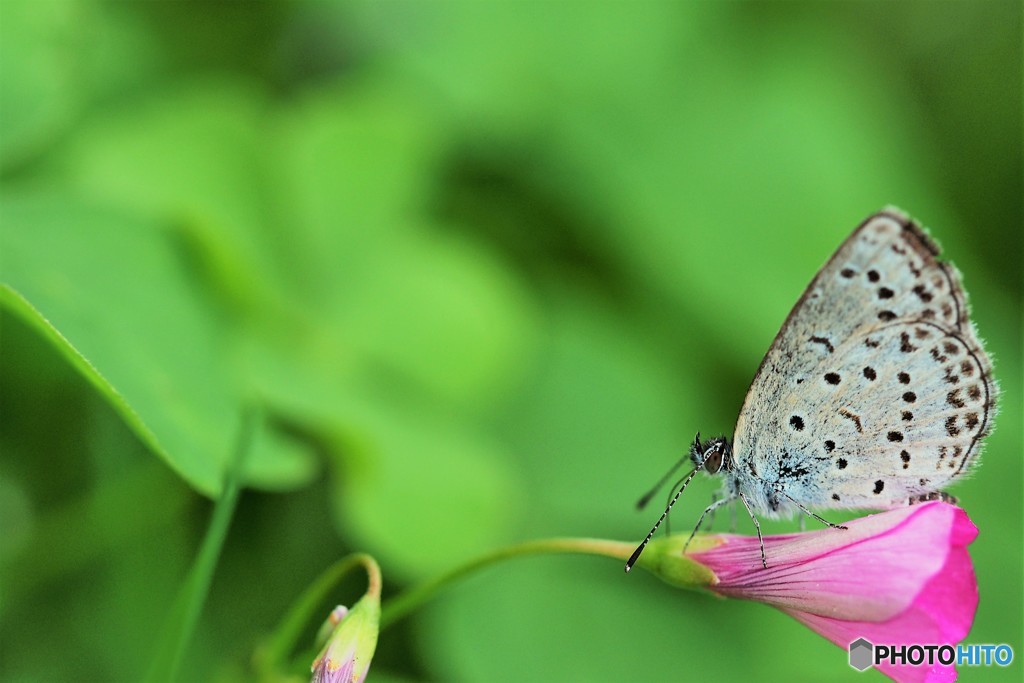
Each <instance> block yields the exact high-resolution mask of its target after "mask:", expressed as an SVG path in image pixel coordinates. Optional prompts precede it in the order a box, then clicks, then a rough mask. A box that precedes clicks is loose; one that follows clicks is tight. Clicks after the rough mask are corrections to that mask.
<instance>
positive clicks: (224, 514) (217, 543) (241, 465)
mask: <svg viewBox="0 0 1024 683" xmlns="http://www.w3.org/2000/svg"><path fill="white" fill-rule="evenodd" d="M259 420H260V413H259V410H258V409H257V408H255V407H254V406H252V405H249V406H247V407H246V409H245V411H244V413H243V414H242V423H241V428H240V432H239V437H238V441H237V442H236V444H235V451H234V454H233V455H232V457H231V461H230V463H229V464H228V469H227V472H226V473H225V476H224V484H223V488H222V490H221V495H220V497H219V498H218V499H217V503H216V505H215V506H214V509H213V516H212V517H211V519H210V526H209V527H208V528H207V530H206V536H205V537H204V538H203V544H202V546H201V547H200V549H199V553H198V554H197V555H196V559H195V562H194V563H193V565H192V569H191V571H190V572H189V576H188V579H187V580H186V582H185V584H184V585H183V586H182V591H181V593H180V594H179V595H178V599H177V600H176V602H175V605H174V607H173V608H172V611H171V615H170V617H169V619H168V622H167V624H166V625H165V630H164V633H163V636H162V637H161V639H160V643H159V645H158V646H157V653H156V656H155V657H154V658H153V661H152V662H151V664H150V669H149V671H148V672H147V676H146V680H147V681H174V680H176V679H177V677H178V671H179V669H180V668H181V662H182V660H183V659H184V657H185V652H186V651H187V649H188V645H189V643H190V642H191V640H192V636H193V634H194V633H195V630H196V625H197V624H198V623H199V615H200V614H201V613H202V610H203V605H204V604H205V603H206V597H207V594H208V593H209V592H210V583H211V581H212V580H213V573H214V571H215V570H216V568H217V561H218V559H219V558H220V551H221V548H223V547H224V539H225V538H227V534H228V529H229V528H230V526H231V518H232V517H233V516H234V512H235V505H236V503H237V502H238V494H239V491H240V490H241V481H242V473H243V472H244V470H245V461H246V459H247V457H248V455H249V451H250V445H251V444H252V440H253V436H254V434H255V432H256V431H257V429H258V427H259Z"/></svg>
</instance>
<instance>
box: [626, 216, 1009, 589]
mask: <svg viewBox="0 0 1024 683" xmlns="http://www.w3.org/2000/svg"><path fill="white" fill-rule="evenodd" d="M939 252H940V250H939V247H938V246H937V245H936V243H935V242H934V241H933V240H932V239H931V237H929V235H928V233H927V232H925V230H924V229H923V228H922V227H921V226H920V225H918V224H917V223H916V222H914V221H913V220H911V219H910V218H909V217H908V216H907V215H905V214H904V213H902V212H901V211H899V210H898V209H895V208H886V209H884V210H882V211H880V212H878V213H876V214H874V215H872V216H870V217H869V218H867V220H865V221H864V222H863V223H861V224H860V226H858V227H857V229H856V230H854V231H853V234H851V235H850V237H848V238H847V239H846V241H844V242H843V243H842V244H841V245H840V246H839V249H838V250H836V252H835V254H833V255H832V257H831V258H830V259H829V260H828V262H826V263H825V265H824V266H823V267H822V268H821V270H819V271H818V274H817V275H816V276H815V277H814V279H813V280H812V281H811V283H810V285H808V287H807V289H806V290H805V291H804V293H803V295H802V296H801V297H800V299H799V300H798V301H797V303H796V305H795V306H794V307H793V310H792V311H791V312H790V314H789V316H788V317H787V318H786V321H785V322H784V323H783V324H782V329H781V330H779V333H778V335H776V337H775V340H774V341H773V342H772V345H771V347H770V348H769V349H768V353H767V354H766V355H765V357H764V360H762V361H761V366H760V367H759V368H758V370H757V373H756V374H755V376H754V380H753V382H752V383H751V385H750V389H749V391H748V392H747V396H746V399H745V400H744V402H743V407H742V408H741V410H740V413H739V418H738V419H737V421H736V428H735V430H734V432H733V439H732V441H730V440H729V439H727V438H725V437H717V438H713V439H709V440H706V441H703V442H702V441H701V440H700V434H698V435H697V438H696V439H695V441H694V443H693V445H692V447H691V449H690V453H689V456H688V458H684V460H683V461H681V462H680V463H679V465H681V464H682V463H683V462H685V461H686V460H687V459H689V460H691V461H692V462H693V464H694V465H695V467H694V469H693V470H692V471H691V472H690V473H689V474H688V475H687V476H686V477H684V478H683V479H682V480H681V486H678V487H677V491H676V494H675V496H674V497H673V498H672V500H671V502H670V503H669V505H668V506H667V508H666V509H665V512H664V513H662V515H661V518H660V519H659V520H658V522H657V524H655V526H654V528H653V529H652V530H651V532H650V533H649V534H648V535H647V538H645V539H644V541H643V543H641V544H640V546H639V547H638V548H637V549H636V551H635V552H634V553H633V556H632V557H631V558H630V560H629V562H628V563H627V565H626V571H629V569H630V568H631V567H632V565H633V564H634V563H635V562H636V560H637V558H639V556H640V553H641V552H642V551H643V549H644V547H645V546H646V545H647V543H648V542H649V541H650V539H651V537H652V536H653V535H654V533H655V532H656V531H657V529H658V527H659V525H660V524H661V523H662V521H664V519H665V517H666V516H667V515H668V512H669V510H670V509H671V508H672V505H673V504H674V503H675V501H676V500H678V498H679V496H680V494H681V493H682V491H683V490H684V489H685V488H686V486H687V484H689V482H690V480H692V479H693V477H694V475H695V474H696V473H697V472H698V471H700V470H702V469H703V470H704V471H705V472H707V473H708V474H712V475H717V476H720V477H722V478H723V479H724V483H723V487H722V491H721V495H720V496H717V497H716V499H715V500H714V501H713V502H712V504H711V505H709V506H708V507H707V508H706V509H705V510H704V513H703V514H702V515H701V516H700V519H699V520H698V522H697V527H696V528H695V529H694V533H696V531H697V529H699V528H700V525H701V523H702V522H703V521H704V518H705V516H706V515H708V514H709V513H713V512H714V510H716V509H717V508H719V507H721V506H722V505H726V504H728V503H734V502H736V501H739V503H741V504H742V505H743V506H744V507H745V508H746V510H747V513H748V514H749V515H750V518H751V519H752V520H753V522H754V526H755V529H756V530H757V535H758V539H759V540H760V539H761V528H760V524H759V522H758V519H757V515H762V516H766V517H770V518H778V517H787V516H792V514H794V513H796V512H802V513H804V514H806V515H808V516H811V517H814V518H815V519H817V520H818V521H820V522H822V523H824V524H826V525H828V526H830V527H833V528H838V529H843V528H845V527H842V526H840V525H837V524H832V523H831V522H828V521H826V520H825V519H823V518H822V517H820V516H818V515H817V514H815V513H814V512H812V511H811V509H812V508H814V509H819V510H825V509H889V508H893V507H897V506H900V505H907V504H913V503H917V502H924V501H928V500H947V501H951V502H955V499H954V498H952V497H951V496H949V495H948V494H946V493H945V492H944V491H943V489H944V488H945V487H946V486H948V485H950V484H952V483H953V482H954V481H955V480H956V479H957V478H959V477H962V476H964V475H965V474H966V473H967V472H968V471H969V470H970V468H971V467H972V465H973V464H974V463H975V462H977V460H978V455H979V452H980V450H981V445H982V440H983V439H984V437H985V436H986V435H987V434H988V433H989V432H990V431H991V428H992V420H993V418H994V416H995V411H996V396H997V393H998V388H997V386H996V383H995V381H994V380H993V378H992V362H991V360H990V359H989V357H988V355H987V354H986V353H985V349H984V346H983V344H982V342H981V340H980V339H979V337H978V335H977V332H976V331H975V328H974V324H973V323H972V322H971V320H970V318H969V315H968V308H967V295H966V292H965V291H964V289H963V286H962V285H961V283H960V274H959V273H958V272H957V270H956V268H955V267H954V266H953V265H952V264H950V263H948V262H944V261H940V260H938V256H939ZM679 465H677V467H678V466H679ZM674 469H675V468H674ZM645 498H646V497H645ZM641 502H644V501H643V499H642V501H641ZM690 538H691V539H692V538H693V534H691V536H690ZM761 562H762V564H763V565H764V566H765V567H767V566H768V564H767V559H766V557H765V552H764V543H763V541H762V543H761Z"/></svg>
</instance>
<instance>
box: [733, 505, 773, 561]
mask: <svg viewBox="0 0 1024 683" xmlns="http://www.w3.org/2000/svg"><path fill="white" fill-rule="evenodd" d="M740 500H741V501H743V507H745V508H747V514H748V515H750V520H751V521H752V522H753V523H754V529H756V530H757V542H758V543H759V544H760V545H761V566H763V567H764V568H765V569H768V560H767V559H766V558H765V556H764V538H762V537H761V523H760V522H758V521H757V517H755V516H754V511H753V510H751V509H750V503H748V502H747V497H746V496H744V495H743V494H742V493H741V494H740Z"/></svg>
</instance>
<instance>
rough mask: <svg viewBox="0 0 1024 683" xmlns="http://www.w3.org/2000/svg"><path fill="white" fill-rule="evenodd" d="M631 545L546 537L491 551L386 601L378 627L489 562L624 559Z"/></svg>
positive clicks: (402, 615) (403, 614)
mask: <svg viewBox="0 0 1024 683" xmlns="http://www.w3.org/2000/svg"><path fill="white" fill-rule="evenodd" d="M633 548H634V546H633V545H632V544H629V543H622V542H619V541H606V540H599V539H589V538H549V539H541V540H537V541H525V542H523V543H518V544H516V545H511V546H508V547H505V548H501V549H499V550H496V551H494V552H492V553H489V554H487V555H484V556H482V557H479V558H477V559H475V560H472V561H470V562H467V563H466V564H464V565H462V566H461V567H456V568H455V569H453V570H451V571H450V572H448V573H446V574H442V575H441V576H438V577H436V578H434V579H431V580H429V581H427V582H425V583H422V584H420V585H419V586H415V587H413V588H410V589H409V590H407V591H405V592H404V593H402V594H401V595H399V596H397V597H395V598H393V599H391V600H389V601H388V602H387V603H385V605H384V607H383V611H382V612H381V619H380V627H381V630H383V629H385V628H387V627H388V626H390V625H391V624H393V623H395V622H396V621H398V620H400V619H401V618H402V617H404V616H406V615H407V614H409V612H412V611H413V610H415V609H417V608H418V607H420V606H421V605H423V604H424V603H426V602H427V601H429V600H430V599H431V598H433V597H434V595H435V594H436V593H438V592H439V591H441V590H442V589H444V588H446V587H447V586H448V585H449V584H451V583H454V582H456V581H458V580H459V579H461V578H463V577H464V576H466V575H468V574H472V573H473V572H475V571H477V570H480V569H483V568H484V567H487V566H488V565H491V564H494V563H496V562H501V561H502V560H506V559H508V558H511V557H520V556H525V555H552V554H565V553H574V554H584V555H600V556H603V557H610V558H612V559H616V560H622V561H623V562H624V561H625V560H626V559H627V558H628V557H629V556H630V554H631V553H632V552H633Z"/></svg>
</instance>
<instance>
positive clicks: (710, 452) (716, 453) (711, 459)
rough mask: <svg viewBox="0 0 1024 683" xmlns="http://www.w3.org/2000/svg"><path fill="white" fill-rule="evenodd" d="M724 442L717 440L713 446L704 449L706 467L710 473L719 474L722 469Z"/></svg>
mask: <svg viewBox="0 0 1024 683" xmlns="http://www.w3.org/2000/svg"><path fill="white" fill-rule="evenodd" d="M722 451H723V444H722V442H720V441H716V442H714V443H712V444H711V447H710V448H708V449H707V450H706V451H704V469H705V471H707V473H708V474H718V471H719V470H720V469H722V456H723V453H722Z"/></svg>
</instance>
